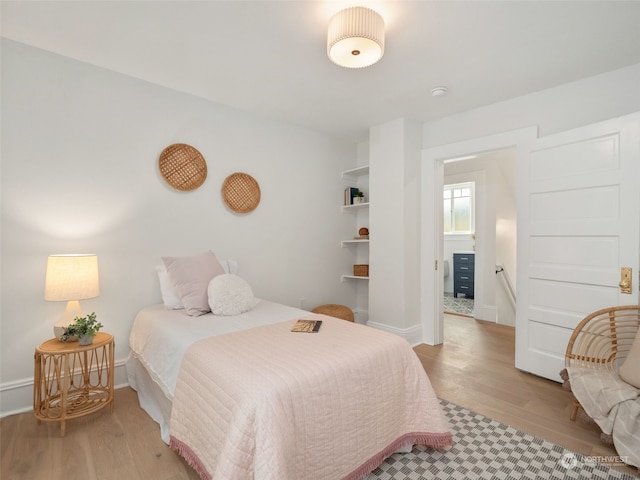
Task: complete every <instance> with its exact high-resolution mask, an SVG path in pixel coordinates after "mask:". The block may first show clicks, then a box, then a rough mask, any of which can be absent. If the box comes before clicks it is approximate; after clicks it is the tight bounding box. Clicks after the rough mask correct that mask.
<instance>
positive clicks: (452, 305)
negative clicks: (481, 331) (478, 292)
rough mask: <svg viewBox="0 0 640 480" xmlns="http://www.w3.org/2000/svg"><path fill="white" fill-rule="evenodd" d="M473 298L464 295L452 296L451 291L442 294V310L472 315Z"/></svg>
mask: <svg viewBox="0 0 640 480" xmlns="http://www.w3.org/2000/svg"><path fill="white" fill-rule="evenodd" d="M473 307H474V301H473V298H467V297H465V296H464V295H462V296H459V297H457V298H456V297H454V296H453V293H446V292H445V294H444V311H445V312H451V313H459V314H462V315H469V316H471V317H473Z"/></svg>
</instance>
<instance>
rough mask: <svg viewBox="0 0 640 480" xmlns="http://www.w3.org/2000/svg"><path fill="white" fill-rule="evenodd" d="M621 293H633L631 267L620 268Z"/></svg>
mask: <svg viewBox="0 0 640 480" xmlns="http://www.w3.org/2000/svg"><path fill="white" fill-rule="evenodd" d="M618 286H619V287H620V293H629V294H630V293H631V268H629V267H622V268H621V269H620V283H619V284H618Z"/></svg>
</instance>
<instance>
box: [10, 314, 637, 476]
mask: <svg viewBox="0 0 640 480" xmlns="http://www.w3.org/2000/svg"><path fill="white" fill-rule="evenodd" d="M415 351H416V353H417V354H418V356H419V357H420V360H421V361H422V364H423V365H424V367H425V370H426V371H427V373H428V374H429V377H430V378H431V382H432V384H433V386H434V389H435V391H436V393H437V394H438V396H440V397H441V398H444V399H446V400H450V401H452V402H455V403H457V404H459V405H461V406H464V407H467V408H469V409H472V410H474V411H476V412H479V413H482V414H484V415H487V416H489V417H492V418H494V419H496V420H499V421H502V422H504V423H508V424H510V425H512V426H514V427H516V428H519V429H521V430H524V431H527V432H530V433H532V434H534V435H537V436H539V437H541V438H544V439H546V440H549V441H551V442H553V443H557V444H560V445H562V446H564V447H566V448H568V449H570V450H573V451H576V452H579V453H582V454H585V455H601V456H609V455H615V453H614V451H613V450H612V449H611V448H608V447H606V446H604V445H602V444H601V443H600V441H599V438H598V433H597V430H596V429H595V427H592V426H589V425H586V424H584V423H581V422H579V421H578V422H571V421H569V419H568V416H569V410H570V402H571V395H570V394H569V393H567V392H565V391H563V390H562V388H561V387H560V384H558V383H555V382H551V381H549V380H544V379H541V378H539V377H535V376H533V375H529V374H526V373H522V372H519V371H517V370H516V369H515V368H514V367H513V355H514V331H513V329H512V328H509V327H504V326H500V325H495V324H492V323H488V322H477V321H475V320H473V319H470V318H466V317H459V316H453V315H447V316H446V321H445V344H444V345H441V346H438V347H429V346H426V345H420V346H418V347H416V348H415ZM0 454H1V457H2V468H1V470H0V478H2V480H10V479H12V480H13V479H20V480H25V479H29V480H58V479H64V480H74V479H78V480H94V479H96V480H98V479H99V480H112V479H113V480H138V479H139V480H146V479H150V478H152V479H154V480H178V479H197V478H198V476H197V475H196V474H195V472H194V471H193V470H192V469H191V468H190V467H189V466H187V465H186V464H185V463H184V461H183V460H182V459H181V458H180V457H179V456H178V455H176V454H175V453H174V452H172V451H171V450H170V449H169V447H167V445H165V444H164V443H163V442H162V440H160V431H159V427H158V426H157V424H156V423H155V422H153V420H151V419H150V418H149V417H148V416H147V414H146V413H145V412H144V411H143V410H141V409H140V407H139V406H138V402H137V396H136V393H135V392H134V391H133V390H131V389H130V388H122V389H119V390H117V391H116V408H115V412H114V413H113V414H111V413H109V411H108V409H105V410H102V411H101V412H97V413H95V414H93V415H90V416H88V417H85V418H80V419H75V420H72V421H69V422H68V423H67V434H66V436H65V437H63V438H61V437H60V430H59V427H58V425H57V424H49V423H42V424H41V425H38V424H37V422H36V420H35V417H34V416H33V414H31V413H24V414H21V415H13V416H9V417H5V418H3V419H2V420H0ZM623 469H624V470H625V471H628V472H630V473H637V472H636V471H635V470H632V469H630V468H624V467H623Z"/></svg>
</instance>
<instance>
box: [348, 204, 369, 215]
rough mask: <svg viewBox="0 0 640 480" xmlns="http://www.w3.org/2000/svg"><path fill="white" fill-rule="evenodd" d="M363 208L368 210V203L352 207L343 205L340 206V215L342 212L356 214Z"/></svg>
mask: <svg viewBox="0 0 640 480" xmlns="http://www.w3.org/2000/svg"><path fill="white" fill-rule="evenodd" d="M363 208H369V202H365V203H354V204H353V205H343V206H342V213H344V212H350V213H353V212H357V211H358V210H361V209H363Z"/></svg>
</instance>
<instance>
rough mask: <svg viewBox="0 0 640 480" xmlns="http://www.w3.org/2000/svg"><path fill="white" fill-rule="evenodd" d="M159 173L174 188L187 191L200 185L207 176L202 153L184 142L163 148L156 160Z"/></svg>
mask: <svg viewBox="0 0 640 480" xmlns="http://www.w3.org/2000/svg"><path fill="white" fill-rule="evenodd" d="M158 167H159V168H160V174H161V175H162V178H164V179H165V180H166V182H167V183H168V184H169V185H171V186H172V187H173V188H175V189H176V190H181V191H183V192H188V191H190V190H195V189H196V188H198V187H199V186H200V185H202V184H203V183H204V181H205V179H206V178H207V162H206V161H205V159H204V157H203V156H202V154H201V153H200V152H199V151H198V150H196V149H195V148H193V147H192V146H191V145H187V144H185V143H174V144H173V145H169V146H168V147H167V148H165V149H164V150H163V151H162V153H161V154H160V158H159V160H158Z"/></svg>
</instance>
